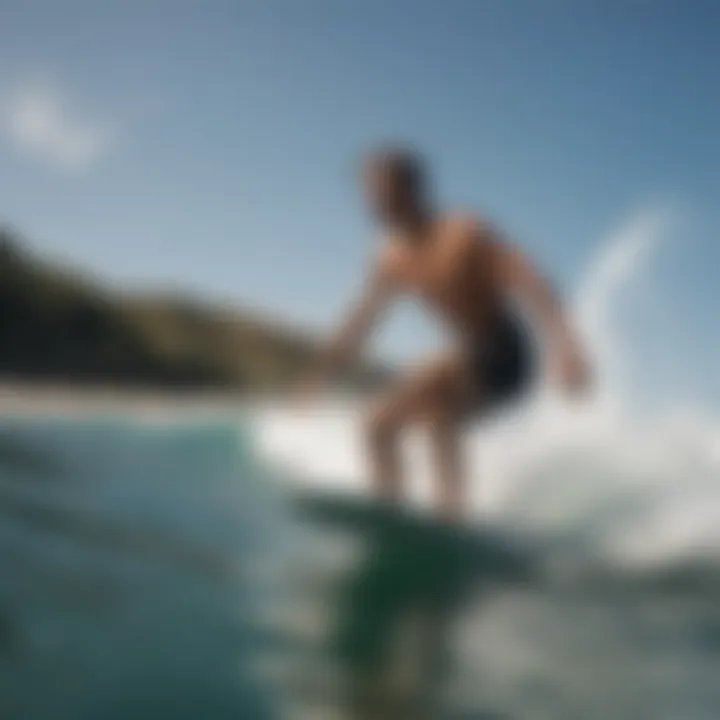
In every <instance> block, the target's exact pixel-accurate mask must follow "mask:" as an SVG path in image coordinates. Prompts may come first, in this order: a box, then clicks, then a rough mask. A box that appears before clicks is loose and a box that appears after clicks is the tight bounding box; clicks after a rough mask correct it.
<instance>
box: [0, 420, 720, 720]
mask: <svg viewBox="0 0 720 720" xmlns="http://www.w3.org/2000/svg"><path fill="white" fill-rule="evenodd" d="M274 412H277V411H274ZM328 412H329V411H328V410H326V411H325V414H320V415H319V417H316V418H315V419H314V420H313V418H306V419H305V422H304V423H303V425H302V432H303V433H304V437H305V440H306V443H307V442H309V441H310V440H311V437H312V435H313V433H315V434H316V437H318V438H319V437H323V436H324V431H323V422H327V413H328ZM335 413H336V414H335V424H336V425H341V424H342V423H341V421H340V420H341V418H339V416H338V415H337V409H336V410H335ZM288 417H290V416H288V415H287V414H284V415H283V418H284V421H285V424H284V425H281V427H282V432H283V433H284V434H285V436H286V439H287V440H288V445H289V446H292V443H291V442H290V435H288V432H289V430H288V427H287V422H288ZM265 424H271V417H270V416H269V415H267V414H265V415H256V416H255V417H254V420H253V419H239V420H238V421H237V422H232V423H230V422H226V421H223V422H220V421H219V422H217V423H213V422H210V421H205V422H200V423H198V422H193V421H191V420H188V421H187V422H185V423H183V422H174V423H170V424H166V425H161V424H153V425H151V424H148V423H146V422H142V421H137V420H132V419H119V418H115V419H112V418H100V419H96V420H88V419H84V420H77V421H72V420H67V419H66V420H62V421H59V420H53V421H50V420H45V421H41V422H38V421H28V420H17V419H16V420H12V419H5V420H4V421H3V422H2V423H1V424H0V560H1V567H2V584H1V586H0V716H1V717H3V718H8V719H9V720H14V719H15V718H18V719H20V718H23V719H24V718H30V719H34V718H38V719H40V720H45V718H48V719H50V718H53V719H56V718H68V719H70V718H73V719H75V718H77V719H82V718H114V717H117V718H127V717H138V718H142V717H148V718H150V717H153V718H157V717H174V718H176V717H187V718H195V717H207V718H224V717H228V718H229V717H233V718H237V717H242V718H249V719H255V718H257V719H258V720H261V719H262V718H285V717H289V718H296V717H297V718H302V717H321V715H319V714H312V713H310V714H303V712H305V709H306V708H307V707H308V706H310V707H319V708H321V709H322V708H323V707H324V706H326V705H327V706H329V705H331V704H332V703H331V699H330V694H328V695H327V696H326V697H323V695H322V692H321V693H320V697H319V699H318V698H317V697H316V698H315V699H314V700H313V701H312V702H308V701H307V700H303V704H301V705H298V704H294V699H293V697H294V696H293V691H292V677H291V676H292V672H294V671H290V672H289V671H288V670H287V669H285V670H283V668H282V665H283V661H286V660H288V658H289V657H290V655H291V654H292V653H293V652H295V660H296V664H297V657H298V652H297V648H295V650H292V647H293V645H298V643H299V644H300V645H302V652H301V653H300V657H301V661H300V666H301V668H303V669H304V671H307V670H308V668H309V667H310V665H309V663H310V662H311V661H310V660H308V659H307V658H312V657H315V658H316V659H317V654H318V652H319V653H322V651H323V648H324V644H323V640H322V633H323V632H326V631H327V629H328V627H329V625H330V623H329V621H328V618H329V617H331V616H332V614H333V612H334V610H335V609H336V606H337V605H338V604H339V603H340V602H341V599H340V595H339V593H338V590H337V585H333V583H332V582H328V579H330V580H332V578H333V577H334V578H335V580H338V579H342V576H343V573H347V572H348V571H350V570H351V569H352V568H353V566H354V564H355V563H356V562H357V561H356V560H354V559H353V557H355V556H354V555H353V552H354V551H353V549H352V543H345V545H343V541H342V539H341V538H338V537H336V536H334V535H331V534H330V533H329V532H325V531H323V530H322V529H318V528H317V527H313V526H312V525H310V524H309V523H308V526H307V527H303V523H302V521H301V520H299V519H298V518H297V517H295V516H294V515H292V514H291V513H290V512H289V509H288V508H289V506H288V504H287V503H286V502H284V497H285V495H284V491H283V487H285V486H286V485H287V484H289V485H290V486H291V487H299V486H301V484H302V482H301V480H300V478H299V477H294V478H291V477H290V476H289V475H283V473H282V472H280V471H279V470H278V469H277V468H275V469H272V468H271V467H270V464H269V463H267V462H265V461H263V459H262V458H263V453H261V452H260V451H259V448H260V447H261V446H262V445H263V441H262V437H263V436H262V434H261V432H260V430H261V429H262V428H261V426H263V425H265ZM346 425H348V427H347V431H348V434H350V430H351V428H350V425H351V424H350V423H349V421H348V420H347V418H346ZM279 431H280V430H279V429H278V428H276V432H279ZM266 432H269V429H268V428H266ZM296 432H300V429H296ZM266 443H267V440H266V441H265V444H266ZM332 446H333V447H335V448H338V447H342V445H341V444H338V443H333V445H332ZM253 448H254V449H253ZM696 460H697V458H696ZM276 464H277V463H276ZM281 464H282V463H281ZM286 472H287V471H286ZM555 472H556V473H559V472H560V471H559V470H558V469H557V468H556V470H555ZM564 472H565V473H566V474H568V473H569V474H570V475H571V476H572V478H573V481H574V482H579V483H580V488H583V487H584V490H580V489H578V487H577V486H576V496H575V497H574V498H570V499H567V496H568V494H569V493H568V489H567V484H565V485H564V484H563V483H562V482H560V481H558V479H557V478H558V477H559V475H558V476H554V477H550V476H549V473H548V472H546V473H545V474H543V475H542V479H540V480H538V482H542V483H544V485H543V487H544V491H543V493H539V492H538V491H537V489H532V488H529V489H528V488H525V489H524V490H523V491H522V492H519V491H518V494H519V495H520V496H524V500H518V499H517V496H514V498H515V499H514V500H513V501H512V502H508V503H507V505H506V506H505V510H504V511H500V510H499V509H497V508H496V509H495V511H494V512H493V513H491V515H492V517H491V519H490V520H489V522H491V523H492V526H493V528H495V532H497V533H500V534H502V533H503V532H505V533H507V534H508V537H510V536H511V535H513V534H517V533H518V531H519V530H520V529H521V530H522V531H523V533H524V538H525V539H526V540H527V539H528V538H531V539H532V542H533V543H534V546H535V549H536V550H539V553H538V554H539V555H540V556H541V557H542V558H543V562H542V567H541V568H540V572H539V574H538V575H537V576H536V577H533V579H532V580H531V581H528V582H523V583H521V584H520V585H517V584H514V583H512V582H507V581H506V580H505V579H504V577H503V574H502V573H501V572H500V573H498V572H497V570H493V571H492V572H490V573H488V575H487V577H486V578H485V581H484V583H483V585H482V588H481V589H480V590H478V591H477V592H475V593H474V594H473V595H472V596H471V597H470V598H469V599H468V601H467V602H465V603H464V604H463V605H462V607H461V608H460V609H459V610H458V611H457V612H456V614H455V616H454V617H453V618H452V622H451V623H450V624H449V625H448V629H447V633H448V641H449V647H450V654H451V667H452V670H451V672H450V673H449V680H448V682H447V687H446V688H445V690H444V692H445V693H446V695H447V696H448V698H449V700H448V702H447V707H449V708H453V712H455V714H452V715H451V714H449V711H448V714H447V715H438V717H486V718H487V717H503V718H518V719H520V718H523V719H524V718H528V719H530V718H533V719H534V718H548V719H549V718H558V719H564V718H568V719H570V718H607V717H612V718H618V719H621V720H622V719H625V718H627V719H628V720H631V719H633V720H634V719H635V718H652V719H653V720H655V719H664V718H668V719H669V720H675V719H678V720H680V719H686V718H692V719H694V718H697V719H698V720H706V719H707V720H710V719H711V718H716V717H718V712H720V684H719V683H718V682H717V679H718V677H720V564H719V563H717V562H716V560H717V555H713V552H712V551H715V552H716V551H717V549H718V548H717V545H713V544H712V543H710V542H708V544H707V547H700V548H698V545H697V543H695V544H688V542H687V535H685V536H683V538H684V541H683V542H682V543H681V544H680V545H679V547H680V548H682V550H680V549H679V547H678V546H677V545H676V546H675V547H674V549H673V551H669V550H668V549H667V547H666V548H665V549H664V550H662V558H661V557H660V553H661V550H660V549H658V552H657V554H655V555H647V554H645V555H643V554H637V553H632V552H630V551H628V555H627V557H626V556H623V555H622V553H619V552H618V551H617V549H612V551H611V548H612V546H611V545H608V544H607V543H605V542H604V540H605V534H607V535H610V536H611V537H624V535H623V531H622V528H623V527H625V526H630V527H636V526H638V525H639V526H641V527H644V528H646V529H647V532H651V530H652V527H653V523H651V522H649V521H647V520H646V521H645V522H644V524H643V523H642V522H639V520H638V518H641V517H643V516H644V515H647V514H648V513H651V514H652V512H655V515H654V518H655V519H654V522H655V523H656V524H657V523H658V522H660V519H659V518H667V516H668V512H669V511H668V510H667V507H668V506H669V505H672V506H673V507H674V508H676V511H677V512H678V513H680V514H681V515H682V513H683V512H686V511H685V510H683V503H682V500H683V492H680V491H679V490H678V488H675V489H674V490H673V492H671V495H672V498H673V500H672V502H671V501H670V499H668V498H665V499H664V500H663V501H658V503H657V504H656V505H655V506H654V507H655V510H654V511H651V510H649V509H648V503H649V501H648V498H647V497H645V498H644V499H643V501H642V502H638V499H637V491H636V489H635V491H633V492H627V493H625V494H623V493H624V491H623V490H619V489H618V488H620V487H626V486H623V485H622V484H621V483H618V482H614V481H613V482H610V483H607V484H606V485H605V487H604V490H603V493H600V492H596V493H594V494H593V493H591V492H589V490H588V487H590V486H591V485H592V483H597V482H600V480H601V478H600V477H599V475H600V474H601V472H600V471H596V472H594V473H590V480H588V479H587V478H585V477H584V476H583V475H582V472H583V470H582V469H578V465H577V462H576V463H575V465H573V469H572V470H568V469H567V468H566V469H565V470H564ZM584 472H585V473H586V474H587V468H586V469H585V470H584ZM602 472H604V473H609V471H608V469H607V468H606V467H604V466H603V469H602ZM711 479H712V478H708V477H706V478H705V479H704V481H703V482H698V483H695V484H693V482H685V483H684V487H685V488H686V490H685V491H684V492H685V494H688V495H696V494H697V493H698V487H701V486H705V487H706V488H707V487H710V486H713V492H715V493H717V492H718V490H717V484H716V483H715V484H712V483H711V482H710V480H711ZM307 482H309V481H307ZM645 482H646V483H647V481H645ZM613 483H614V484H613ZM320 484H322V481H320ZM640 485H641V486H642V483H641V484H640ZM666 486H667V483H665V485H664V486H663V487H666ZM523 487H524V486H523ZM608 487H611V488H613V489H612V491H611V490H608ZM612 492H614V493H615V495H616V496H615V498H614V500H613V501H612V502H610V501H609V500H608V495H609V494H611V493H612ZM667 492H668V490H667V489H664V490H662V491H660V490H658V489H657V488H656V489H654V490H653V491H651V492H648V496H653V495H656V496H658V497H660V496H662V495H663V493H667ZM706 492H707V490H706ZM582 493H585V494H586V495H587V496H586V497H584V498H583V499H582V500H580V499H578V497H577V495H580V494H582ZM603 494H604V499H602V498H601V496H602V495H603ZM539 496H542V497H544V498H546V504H547V507H548V508H551V507H553V503H554V510H553V512H549V511H548V510H547V509H546V510H542V509H540V510H539V509H538V504H539V502H540V501H539V500H538V499H537V497H539ZM549 496H555V500H554V501H550V500H547V498H548V497H549ZM713 498H714V496H711V495H709V494H706V496H705V500H706V503H708V502H711V501H713V502H714V501H715V500H716V498H715V499H713ZM561 499H563V502H562V503H560V500H561ZM695 502H697V500H696V501H695ZM658 507H659V508H661V509H660V510H658ZM528 508H532V512H530V511H529V510H528ZM590 508H594V511H591V510H590ZM593 512H594V515H593ZM657 513H659V516H658V515H657ZM533 517H535V518H540V520H537V521H536V522H531V519H532V518H533ZM591 518H592V521H591ZM633 518H635V519H633ZM581 519H582V520H581ZM700 524H701V523H700ZM589 526H590V529H589V530H588V527H589ZM608 526H609V527H610V528H614V530H613V529H611V530H608ZM638 532H639V531H638ZM654 532H656V533H657V532H658V531H657V529H655V531H654ZM675 537H676V538H677V533H676V535H675ZM628 547H629V548H630V549H631V550H632V549H633V547H632V545H628ZM629 557H632V562H630V561H628V558H629ZM640 557H642V561H640V560H639V559H638V558H640ZM623 559H624V560H625V562H623V561H622V560H623ZM480 572H481V573H482V570H481V571H480ZM312 642H314V643H315V651H312V650H309V649H308V648H309V647H310V645H311V644H312ZM313 652H315V655H313ZM302 653H304V655H303V654H302ZM302 657H304V658H306V659H305V660H302ZM285 665H288V663H287V662H285ZM324 668H325V669H324V670H320V671H316V676H318V673H319V676H320V677H322V676H323V673H327V672H329V670H328V665H327V664H326V665H325V666H324ZM305 675H306V676H307V672H305ZM306 680H307V677H306ZM313 702H314V703H315V705H313V704H312V703H313ZM300 708H303V709H302V710H301V709H300ZM463 713H464V714H463ZM481 713H482V714H481ZM327 716H328V717H352V716H351V715H343V714H336V715H327Z"/></svg>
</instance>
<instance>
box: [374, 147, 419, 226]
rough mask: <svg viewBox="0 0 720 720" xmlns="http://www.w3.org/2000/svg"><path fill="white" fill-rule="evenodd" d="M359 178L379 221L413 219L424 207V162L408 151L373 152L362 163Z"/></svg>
mask: <svg viewBox="0 0 720 720" xmlns="http://www.w3.org/2000/svg"><path fill="white" fill-rule="evenodd" d="M362 180H363V189H364V191H365V196H366V198H367V201H368V203H369V204H370V208H371V210H372V212H373V214H374V215H375V216H376V217H377V218H378V219H379V220H381V221H382V222H385V223H388V224H397V223H403V222H407V221H413V220H415V219H417V218H418V217H419V216H422V215H423V214H424V213H425V212H426V210H427V208H426V202H427V198H426V187H425V171H424V168H423V162H422V160H421V158H420V157H419V156H418V155H417V154H415V153H413V152H411V151H408V150H403V149H386V150H380V151H377V152H374V153H372V154H371V155H369V156H368V158H367V159H366V161H365V164H364V166H363V176H362Z"/></svg>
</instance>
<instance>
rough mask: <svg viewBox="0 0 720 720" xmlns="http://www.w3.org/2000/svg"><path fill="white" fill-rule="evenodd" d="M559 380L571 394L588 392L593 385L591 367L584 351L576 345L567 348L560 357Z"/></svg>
mask: <svg viewBox="0 0 720 720" xmlns="http://www.w3.org/2000/svg"><path fill="white" fill-rule="evenodd" d="M557 374H558V380H559V381H560V383H561V385H562V387H563V389H564V390H565V391H566V392H567V393H568V394H571V395H580V394H583V393H585V392H587V391H588V390H589V389H590V386H591V380H592V378H591V372H590V367H589V365H588V363H587V361H586V360H585V358H584V356H583V355H582V353H581V352H580V351H579V350H578V349H577V348H575V347H570V348H567V349H566V350H565V352H564V353H562V354H561V355H560V357H559V367H558V368H557Z"/></svg>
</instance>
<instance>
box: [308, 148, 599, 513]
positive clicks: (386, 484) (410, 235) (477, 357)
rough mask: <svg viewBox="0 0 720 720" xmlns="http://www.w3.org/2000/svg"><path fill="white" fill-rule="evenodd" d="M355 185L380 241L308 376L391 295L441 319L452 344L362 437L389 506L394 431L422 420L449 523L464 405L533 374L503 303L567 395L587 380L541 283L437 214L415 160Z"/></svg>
mask: <svg viewBox="0 0 720 720" xmlns="http://www.w3.org/2000/svg"><path fill="white" fill-rule="evenodd" d="M363 180H364V185H365V192H366V194H367V197H368V201H369V203H370V205H371V206H372V208H373V211H374V213H375V215H376V216H377V217H378V218H379V219H380V220H381V221H382V222H383V224H384V225H386V226H387V227H388V228H389V233H388V239H387V241H386V242H385V244H384V247H383V249H382V250H381V252H380V254H379V258H378V260H377V262H376V263H375V265H374V266H373V268H372V270H371V272H370V273H369V275H368V278H367V280H366V285H365V290H364V293H363V296H362V297H361V299H360V301H359V302H358V303H357V305H356V307H355V308H354V309H353V311H352V312H351V313H350V314H349V317H348V319H347V321H346V322H345V324H344V325H343V326H342V328H341V329H340V331H339V332H338V334H337V335H336V337H335V339H334V341H333V343H331V345H330V347H329V350H328V353H327V355H326V357H325V362H324V363H322V364H321V365H320V367H319V369H318V371H319V374H318V376H320V375H322V374H324V371H326V370H327V369H328V368H329V367H331V366H332V365H334V364H336V363H337V362H338V361H340V360H343V359H346V358H347V357H348V356H349V355H350V354H352V353H353V352H354V351H356V350H357V349H358V348H359V346H360V345H361V343H362V341H363V340H364V338H366V337H367V336H368V334H369V332H370V330H371V328H372V327H373V325H374V323H375V320H376V319H377V317H378V316H379V314H380V313H381V311H382V310H383V309H384V308H385V307H386V306H387V305H388V304H389V303H390V301H391V300H392V299H393V298H394V297H396V296H397V295H398V294H401V293H405V294H411V295H414V296H416V297H419V298H420V299H422V300H423V301H424V303H425V304H426V305H427V306H428V307H429V308H430V309H432V310H433V311H435V312H437V313H438V314H440V315H441V317H443V318H444V320H445V322H446V323H447V324H448V325H449V327H451V328H452V329H453V330H454V331H455V334H456V337H457V342H456V343H455V344H454V345H453V346H452V347H449V348H448V349H447V350H446V351H445V352H444V353H442V354H440V355H439V356H437V357H434V358H430V359H429V360H427V361H425V362H424V363H422V364H420V365H418V366H416V367H415V368H414V369H413V370H411V371H410V372H408V373H407V374H406V375H404V376H403V377H402V378H401V379H400V380H399V381H398V382H397V383H396V384H395V386H393V387H392V388H391V389H390V390H388V391H386V392H385V393H384V394H383V395H382V396H381V397H380V398H378V399H377V401H376V402H375V403H374V405H373V407H372V408H371V411H370V413H369V415H368V420H367V436H368V448H369V450H370V457H371V464H372V469H373V485H374V487H375V489H376V492H377V493H378V494H379V495H380V497H382V498H385V499H388V500H397V499H399V498H400V497H401V496H402V493H403V483H402V478H401V469H400V459H399V456H398V452H397V445H398V443H397V439H398V435H399V433H400V431H402V430H403V429H404V428H405V427H406V426H407V425H408V424H409V423H410V422H414V421H417V420H420V421H423V422H425V423H426V425H427V427H428V428H429V429H430V438H431V442H432V445H433V448H434V454H435V459H436V465H437V470H438V484H437V490H438V497H437V506H438V510H439V512H440V513H441V514H442V515H444V516H446V517H458V516H459V515H461V513H462V508H463V498H464V482H463V475H464V473H463V468H462V461H461V453H460V448H459V424H460V423H461V422H462V421H463V420H464V419H466V417H467V414H468V410H475V411H487V410H488V409H490V408H491V407H494V406H495V405H497V403H498V401H500V402H505V401H507V400H509V399H512V398H515V397H517V396H518V395H519V394H520V392H521V391H522V390H524V389H525V388H526V387H527V386H528V381H529V378H530V375H531V373H532V370H533V368H534V357H533V354H532V351H531V350H530V344H529V342H528V338H527V336H526V333H525V332H524V331H523V330H522V328H521V327H520V324H519V322H518V321H517V318H516V317H515V315H514V314H513V313H512V312H511V311H510V310H509V304H508V302H507V301H508V299H509V298H510V297H512V298H514V299H517V300H519V301H520V302H521V303H524V305H525V306H526V307H527V308H528V309H529V311H530V312H531V314H532V315H533V316H534V318H533V319H534V320H535V325H536V326H537V327H538V328H539V329H540V331H541V332H542V333H543V334H544V335H545V337H546V339H547V340H548V341H549V342H548V345H549V347H550V350H551V353H552V356H553V357H552V358H551V361H552V365H553V366H554V368H555V369H556V371H557V375H558V377H559V379H560V380H561V382H562V384H563V385H564V386H565V387H566V388H568V389H577V388H581V387H583V386H584V385H585V383H586V380H587V371H586V365H585V362H584V359H583V356H582V353H581V352H580V349H579V345H578V343H577V342H576V340H575V337H574V334H573V333H572V332H571V330H570V328H569V326H568V324H567V322H566V319H565V316H564V313H563V312H562V310H561V307H560V304H559V303H558V301H557V300H556V299H555V297H554V296H553V293H552V292H551V290H550V287H549V285H548V283H547V282H545V280H544V279H543V278H542V276H541V275H540V274H539V273H538V272H536V271H535V270H534V269H533V267H532V265H531V264H530V263H529V262H528V261H527V260H526V258H525V257H524V256H523V254H522V253H520V252H519V251H518V250H517V249H515V248H513V247H511V246H510V245H509V244H508V243H507V242H504V241H502V239H501V237H500V234H499V233H498V232H496V231H495V230H493V229H492V228H491V227H490V226H489V225H488V224H486V223H482V222H480V221H476V220H474V219H472V218H470V217H467V216H465V215H462V214H459V213H458V214H441V213H437V212H435V211H434V208H433V207H432V205H431V203H430V202H429V199H428V197H427V194H426V188H425V187H424V184H423V177H422V170H421V168H420V166H419V164H418V162H417V159H416V158H414V157H413V156H412V155H408V154H407V153H399V152H390V153H383V154H381V155H377V156H375V157H373V158H372V161H371V163H369V164H368V166H367V168H366V172H365V174H364V176H363Z"/></svg>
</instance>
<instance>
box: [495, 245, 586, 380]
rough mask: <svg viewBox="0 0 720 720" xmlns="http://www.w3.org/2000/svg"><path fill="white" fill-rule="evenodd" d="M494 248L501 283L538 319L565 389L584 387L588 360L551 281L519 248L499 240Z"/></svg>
mask: <svg viewBox="0 0 720 720" xmlns="http://www.w3.org/2000/svg"><path fill="white" fill-rule="evenodd" d="M494 249H495V261H496V265H495V266H496V268H497V271H498V273H499V275H500V280H501V283H502V284H503V285H504V286H505V287H506V289H507V290H508V291H509V292H510V293H512V294H513V295H516V296H518V297H519V299H520V300H521V301H524V302H525V303H527V305H528V306H529V309H530V311H531V312H532V313H533V315H535V317H536V318H537V320H538V322H539V324H540V325H541V331H542V333H543V334H544V336H545V337H546V338H547V340H548V341H549V343H550V352H551V359H552V362H553V365H554V369H555V370H556V371H557V372H558V373H559V375H560V379H561V381H562V382H563V384H564V385H565V387H566V388H567V389H568V390H582V389H585V388H586V387H587V386H588V385H589V382H590V373H589V367H588V364H587V359H586V357H585V354H584V351H583V348H582V345H581V343H580V341H579V339H578V338H577V336H576V334H575V332H574V331H573V329H572V328H571V326H570V323H569V319H568V317H567V314H566V312H565V310H564V308H563V306H562V304H561V302H560V300H559V299H558V297H557V295H556V294H555V292H554V291H553V289H552V287H551V285H550V283H549V282H548V281H547V280H546V279H545V278H544V277H543V276H542V275H541V274H540V273H539V272H538V271H537V270H536V269H535V268H534V267H533V266H532V264H531V263H530V262H529V261H528V259H527V258H526V257H525V255H524V254H523V253H522V252H521V251H520V250H518V249H516V248H514V247H512V246H510V245H505V244H500V243H498V244H496V245H495V248H494Z"/></svg>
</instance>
